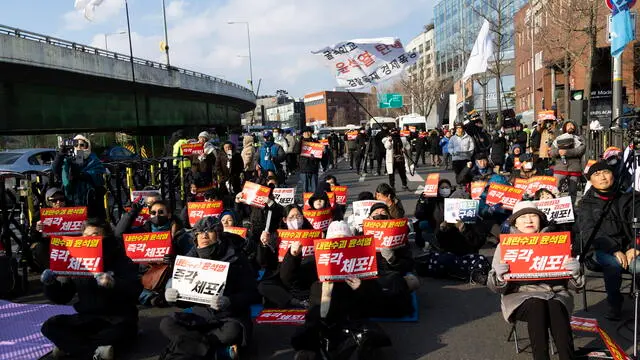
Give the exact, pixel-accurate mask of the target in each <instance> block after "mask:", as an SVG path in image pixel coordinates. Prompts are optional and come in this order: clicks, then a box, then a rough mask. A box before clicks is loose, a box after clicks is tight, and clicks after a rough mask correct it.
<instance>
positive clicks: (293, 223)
mask: <svg viewBox="0 0 640 360" xmlns="http://www.w3.org/2000/svg"><path fill="white" fill-rule="evenodd" d="M302 224H304V219H296V220H287V229H289V230H300V228H301V227H302Z"/></svg>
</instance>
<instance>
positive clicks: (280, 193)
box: [273, 188, 296, 206]
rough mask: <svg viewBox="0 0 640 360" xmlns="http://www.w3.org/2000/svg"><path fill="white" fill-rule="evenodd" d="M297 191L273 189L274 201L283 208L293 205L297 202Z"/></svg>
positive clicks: (292, 189)
mask: <svg viewBox="0 0 640 360" xmlns="http://www.w3.org/2000/svg"><path fill="white" fill-rule="evenodd" d="M295 197H296V189H294V188H275V189H273V200H274V201H275V202H277V203H278V204H280V205H282V206H288V205H292V204H293V202H294V201H295Z"/></svg>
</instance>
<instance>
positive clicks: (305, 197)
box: [302, 191, 336, 209]
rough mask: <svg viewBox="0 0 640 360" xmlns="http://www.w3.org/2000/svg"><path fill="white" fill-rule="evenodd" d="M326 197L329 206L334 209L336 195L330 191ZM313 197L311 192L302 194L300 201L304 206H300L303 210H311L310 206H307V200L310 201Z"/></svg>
mask: <svg viewBox="0 0 640 360" xmlns="http://www.w3.org/2000/svg"><path fill="white" fill-rule="evenodd" d="M326 194H327V197H328V198H329V204H330V205H331V207H332V208H335V207H336V193H334V192H332V191H330V192H327V193H326ZM312 196H313V193H312V192H306V193H303V194H302V201H303V202H304V204H302V205H303V206H302V208H303V209H311V205H309V199H311V197H312Z"/></svg>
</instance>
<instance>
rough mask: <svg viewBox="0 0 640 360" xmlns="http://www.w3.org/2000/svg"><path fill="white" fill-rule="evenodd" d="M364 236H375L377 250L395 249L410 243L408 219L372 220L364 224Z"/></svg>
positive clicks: (365, 221) (366, 220)
mask: <svg viewBox="0 0 640 360" xmlns="http://www.w3.org/2000/svg"><path fill="white" fill-rule="evenodd" d="M362 229H363V230H364V231H363V233H364V235H370V236H373V238H374V240H375V242H376V249H395V248H399V247H402V246H404V245H405V244H406V243H407V241H408V235H409V227H408V226H407V219H406V218H404V219H391V220H371V219H365V220H364V221H363V223H362Z"/></svg>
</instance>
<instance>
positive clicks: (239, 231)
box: [224, 226, 247, 239]
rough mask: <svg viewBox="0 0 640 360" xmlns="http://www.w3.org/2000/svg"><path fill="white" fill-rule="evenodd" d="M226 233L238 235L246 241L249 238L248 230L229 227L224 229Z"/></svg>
mask: <svg viewBox="0 0 640 360" xmlns="http://www.w3.org/2000/svg"><path fill="white" fill-rule="evenodd" d="M224 232H228V233H231V234H236V235H238V236H240V237H242V238H245V239H246V238H247V228H243V227H237V226H227V227H225V228H224Z"/></svg>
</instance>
